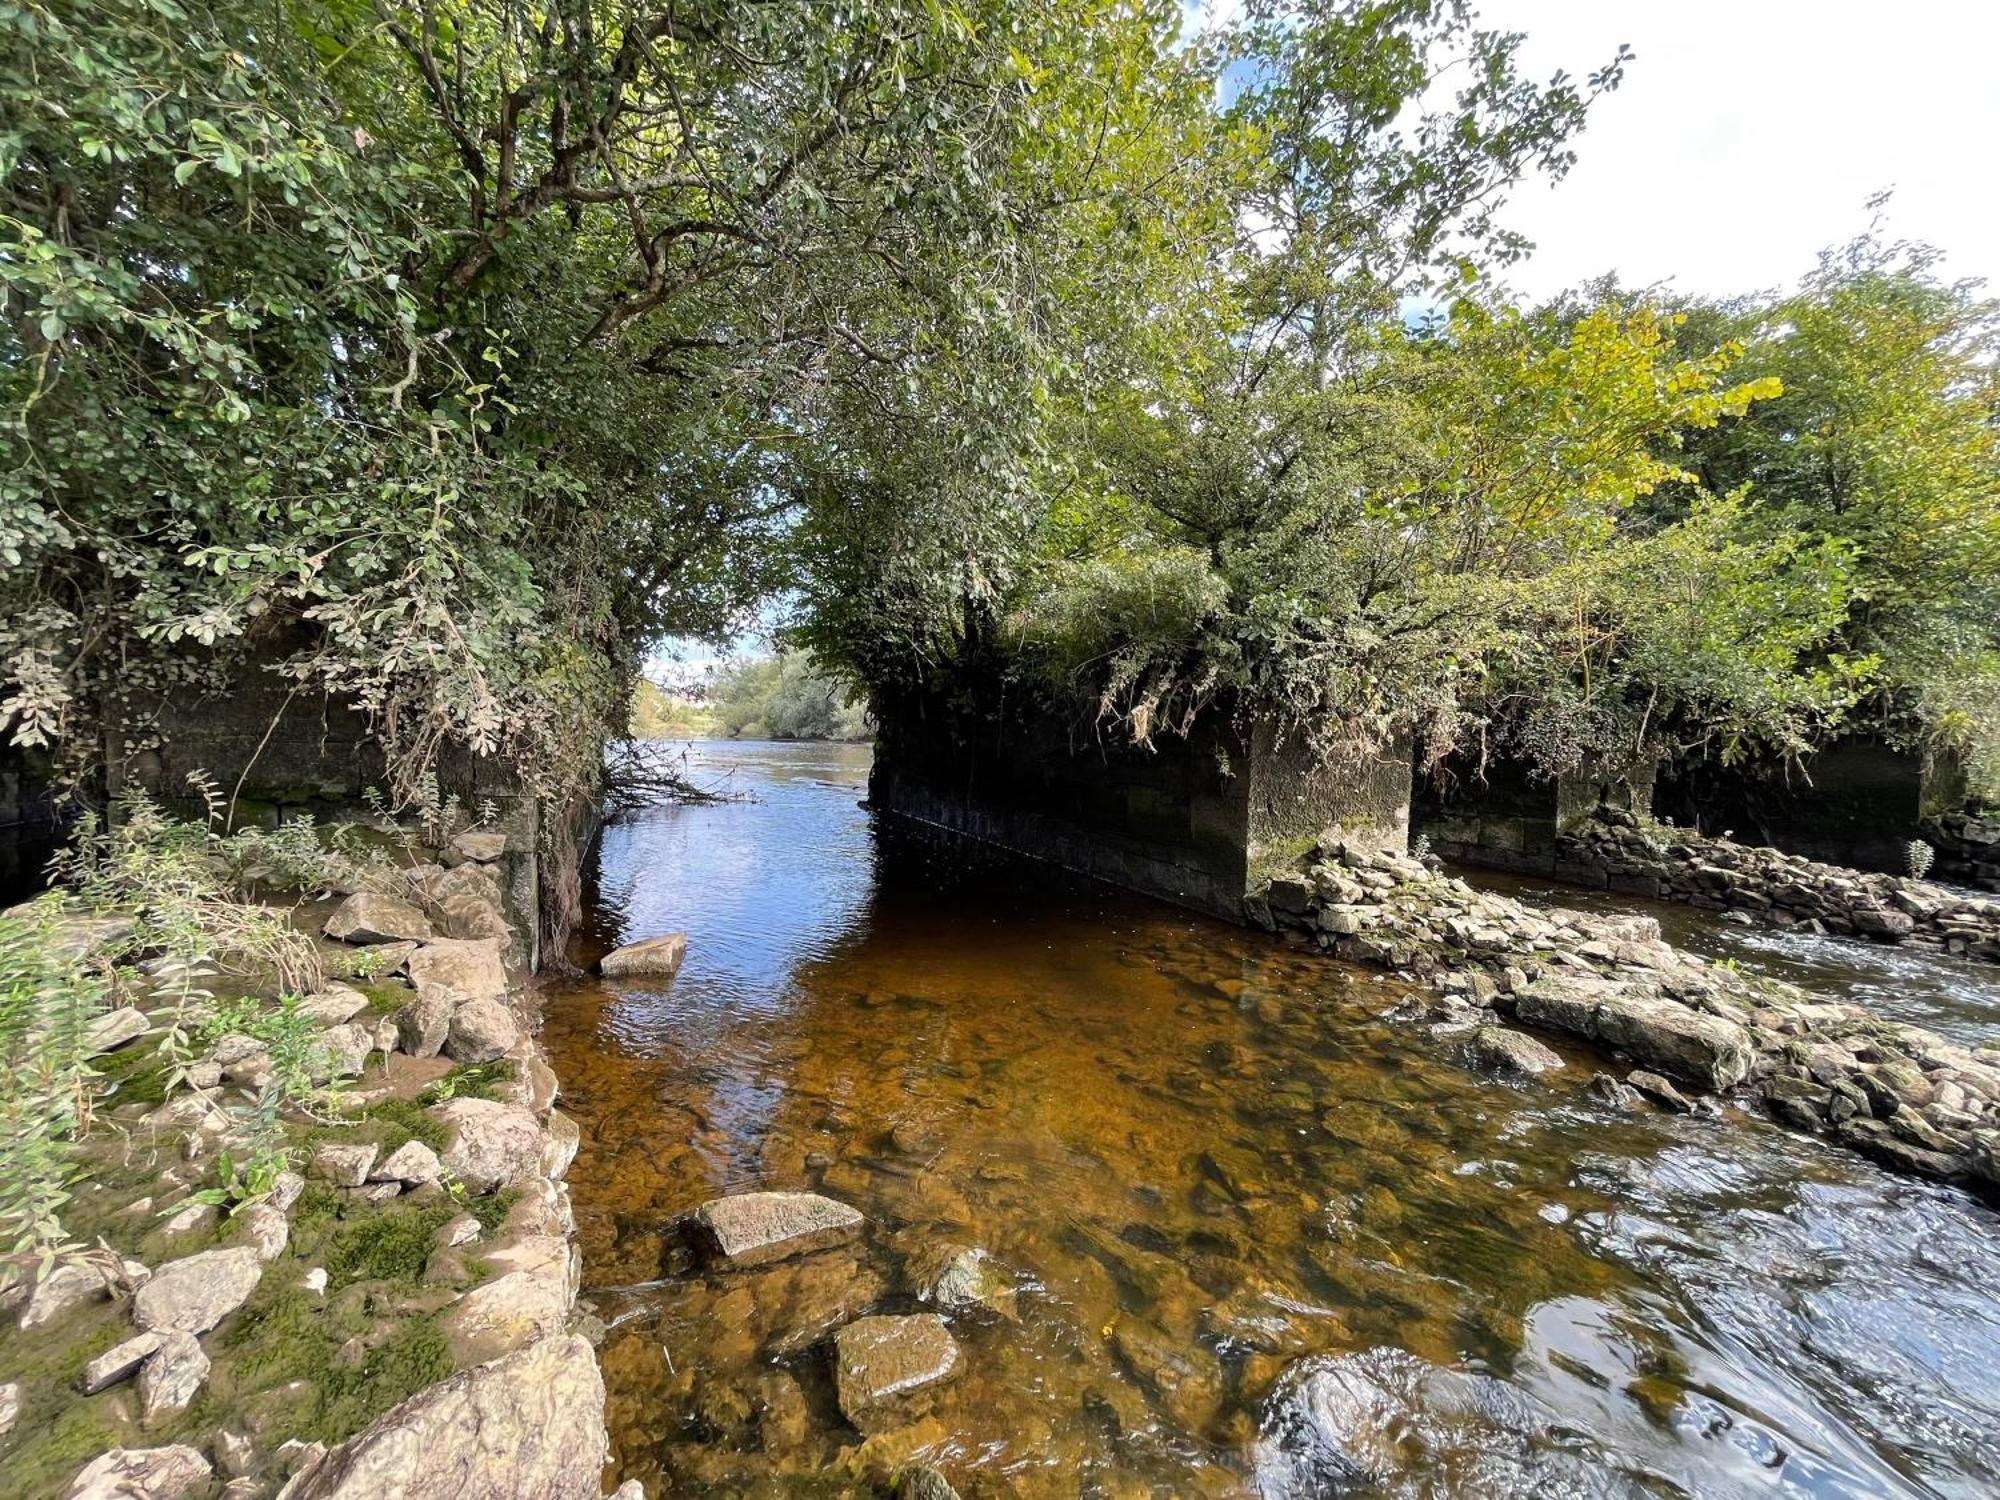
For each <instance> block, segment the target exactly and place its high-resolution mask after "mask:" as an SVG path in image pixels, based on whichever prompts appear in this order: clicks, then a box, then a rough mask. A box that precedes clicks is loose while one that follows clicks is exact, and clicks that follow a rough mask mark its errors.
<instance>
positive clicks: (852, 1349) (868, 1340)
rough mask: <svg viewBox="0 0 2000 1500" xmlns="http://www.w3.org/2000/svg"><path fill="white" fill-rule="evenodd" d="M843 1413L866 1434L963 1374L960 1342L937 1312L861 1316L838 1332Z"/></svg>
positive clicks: (836, 1345) (838, 1376)
mask: <svg viewBox="0 0 2000 1500" xmlns="http://www.w3.org/2000/svg"><path fill="white" fill-rule="evenodd" d="M833 1343H834V1350H835V1367H834V1387H835V1393H836V1395H837V1396H838V1397H839V1400H840V1410H841V1414H842V1415H843V1416H845V1417H846V1418H847V1420H848V1421H850V1422H852V1423H853V1424H854V1425H855V1426H856V1427H858V1428H860V1429H861V1430H862V1431H863V1432H868V1431H871V1430H876V1429H879V1428H880V1427H881V1426H883V1425H884V1424H885V1423H889V1422H893V1421H895V1420H896V1419H898V1418H899V1417H901V1416H902V1415H903V1414H905V1413H906V1412H907V1411H908V1410H909V1408H910V1405H911V1403H912V1401H913V1400H914V1399H915V1398H916V1397H918V1396H919V1395H920V1394H921V1393H922V1392H924V1391H926V1390H928V1389H929V1388H930V1387H932V1386H935V1385H940V1384H942V1383H943V1382H945V1381H947V1380H949V1379H951V1378H952V1377H953V1376H954V1375H956V1374H957V1373H958V1366H959V1353H958V1341H957V1340H956V1339H954V1338H953V1337H952V1336H951V1330H950V1329H948V1328H946V1327H945V1324H944V1319H943V1318H940V1317H939V1316H938V1315H937V1314H936V1313H915V1314H913V1315H911V1316H908V1317H873V1318H861V1319H859V1320H857V1321H855V1322H853V1323H849V1324H848V1325H847V1326H846V1327H845V1328H843V1329H841V1330H840V1332H839V1333H837V1334H835V1335H834V1336H833Z"/></svg>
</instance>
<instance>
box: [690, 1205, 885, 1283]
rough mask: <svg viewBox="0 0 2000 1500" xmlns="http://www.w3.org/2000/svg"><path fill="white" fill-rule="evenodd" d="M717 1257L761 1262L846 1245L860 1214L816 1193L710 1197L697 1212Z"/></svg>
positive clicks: (697, 1223) (740, 1262) (695, 1218)
mask: <svg viewBox="0 0 2000 1500" xmlns="http://www.w3.org/2000/svg"><path fill="white" fill-rule="evenodd" d="M693 1221H694V1224H695V1226H696V1228H697V1229H698V1230H699V1231H700V1233H701V1235H702V1236H703V1238H704V1239H705V1241H706V1242H707V1247H708V1249H709V1250H710V1251H711V1252H712V1253H713V1254H714V1256H715V1258H717V1259H719V1260H722V1261H724V1262H726V1263H728V1264H729V1265H732V1266H737V1267H743V1266H761V1265H768V1264H769V1263H770V1262H772V1261H774V1260H783V1259H785V1258H786V1257H787V1256H792V1255H803V1254H805V1253H806V1252H807V1251H809V1250H824V1249H826V1248H828V1247H829V1246H832V1245H844V1244H846V1243H847V1242H848V1241H849V1240H852V1239H853V1238H854V1237H855V1236H856V1235H858V1234H860V1232H861V1222H862V1220H861V1214H860V1212H859V1211H858V1210H856V1209H853V1208H849V1207H848V1206H847V1205H846V1204H845V1203H837V1202H835V1201H834V1200H833V1199H831V1198H823V1197H821V1196H820V1195H819V1194H818V1193H739V1194H737V1195H736V1196H735V1197H732V1198H711V1199H710V1200H709V1201H708V1202H706V1203H704V1204H702V1205H701V1207H700V1208H697V1209H696V1210H695V1211H694V1214H693Z"/></svg>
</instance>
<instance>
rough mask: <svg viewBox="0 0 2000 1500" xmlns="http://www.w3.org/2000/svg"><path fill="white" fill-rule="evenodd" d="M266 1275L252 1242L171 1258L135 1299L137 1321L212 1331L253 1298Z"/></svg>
mask: <svg viewBox="0 0 2000 1500" xmlns="http://www.w3.org/2000/svg"><path fill="white" fill-rule="evenodd" d="M263 1275H264V1262H263V1261H262V1260H260V1259H258V1256H257V1251H256V1249H255V1248H254V1247H252V1246H249V1245H238V1246H234V1247H232V1248H230V1249H227V1250H204V1251H202V1252H201V1254H199V1255H190V1256H188V1257H187V1258H186V1259H185V1260H174V1261H168V1262H167V1264H165V1265H164V1266H161V1267H160V1268H159V1269H158V1270H157V1271H155V1272H154V1273H153V1275H152V1279H151V1280H149V1281H148V1282H147V1283H146V1284H145V1285H144V1286H142V1287H140V1288H139V1295H138V1296H137V1297H135V1298H133V1299H132V1321H133V1322H135V1323H137V1324H138V1325H139V1326H140V1327H141V1328H144V1329H147V1330H148V1331H150V1332H166V1331H169V1330H174V1329H178V1330H179V1331H181V1332H183V1333H207V1332H208V1331H209V1329H211V1328H213V1327H214V1326H215V1325H216V1324H217V1323H220V1322H221V1321H222V1320H223V1319H224V1318H226V1317H228V1316H229V1315H230V1314H231V1313H233V1312H235V1311H236V1309H237V1308H239V1307H241V1306H242V1305H243V1304H244V1303H245V1302H247V1301H249V1300H250V1294H251V1293H252V1292H254V1291H256V1290H257V1283H258V1281H260V1280H261V1279H262V1278H263Z"/></svg>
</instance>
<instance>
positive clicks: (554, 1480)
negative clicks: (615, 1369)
mask: <svg viewBox="0 0 2000 1500" xmlns="http://www.w3.org/2000/svg"><path fill="white" fill-rule="evenodd" d="M603 1412H604V1381H603V1379H602V1377H601V1376H599V1374H598V1372H597V1360H596V1358H595V1356H594V1355H593V1354H592V1353H591V1348H590V1344H589V1342H588V1341H587V1340H586V1339H584V1338H582V1337H581V1336H580V1335H577V1334H560V1335H557V1336H555V1337H553V1338H547V1339H543V1340H542V1341H541V1342H540V1343H537V1344H531V1345H529V1346H528V1347H527V1348H526V1349H522V1350H520V1351H519V1352H517V1353H514V1354H510V1355H508V1356H506V1357H505V1358H504V1359H498V1360H495V1361H494V1362H493V1363H491V1364H485V1365H479V1366H477V1367H476V1368H474V1369H470V1370H463V1371H460V1372H459V1373H458V1374H457V1375H454V1376H452V1377H451V1378H450V1379H449V1380H445V1381H441V1382H439V1383H438V1384H437V1385H434V1386H431V1387H430V1388H428V1389H427V1390H423V1391H420V1392H418V1393H417V1394H416V1395H415V1396H412V1397H411V1398H410V1399H409V1400H408V1401H405V1402H404V1403H403V1404H402V1405H401V1406H399V1407H397V1408H395V1410H393V1411H391V1412H389V1413H388V1414H387V1415H386V1416H383V1417H381V1418H379V1419H378V1420H377V1421H376V1422H375V1423H374V1424H373V1425H372V1426H370V1427H368V1428H367V1429H366V1430H365V1431H363V1432H361V1433H359V1434H357V1435H356V1436H354V1437H351V1438H349V1439H348V1440H347V1441H346V1442H344V1443H342V1444H341V1445H340V1446H339V1447H337V1448H335V1449H333V1451H332V1452H330V1453H328V1454H327V1455H326V1457H325V1458H324V1459H323V1460H322V1461H321V1462H319V1463H318V1464H317V1465H315V1466H313V1467H312V1468H311V1469H310V1470H308V1471H306V1472H303V1473H301V1475H300V1476H299V1477H298V1478H297V1479H296V1480H295V1481H294V1482H293V1485H292V1486H291V1487H290V1488H288V1489H287V1490H286V1496H287V1500H488V1497H490V1500H597V1496H598V1495H599V1493H600V1492H601V1491H600V1482H599V1473H600V1471H601V1470H602V1469H603V1467H604V1458H605V1453H606V1450H607V1449H608V1447H609V1446H610V1445H609V1439H608V1438H607V1436H606V1434H605V1429H604V1417H603Z"/></svg>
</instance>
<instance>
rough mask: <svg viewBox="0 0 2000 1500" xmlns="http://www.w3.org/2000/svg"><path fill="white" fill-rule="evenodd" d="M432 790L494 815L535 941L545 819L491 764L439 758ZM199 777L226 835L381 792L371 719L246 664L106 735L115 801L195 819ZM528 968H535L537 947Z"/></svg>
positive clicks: (348, 813)
mask: <svg viewBox="0 0 2000 1500" xmlns="http://www.w3.org/2000/svg"><path fill="white" fill-rule="evenodd" d="M437 771H438V789H439V793H440V795H441V796H442V797H445V798H451V797H456V798H457V800H458V806H459V808H460V809H461V810H462V812H463V814H464V815H465V817H466V818H468V819H470V818H473V817H476V816H478V815H479V814H480V813H481V812H482V811H490V812H491V814H492V823H491V826H492V827H494V828H496V829H498V830H500V831H501V832H504V833H505V834H506V835H507V854H506V856H505V858H504V859H503V861H502V868H501V879H502V895H503V904H504V905H505V907H506V916H507V919H508V921H509V922H510V923H511V924H513V925H514V927H515V928H516V929H517V930H519V931H522V932H527V933H539V932H540V931H541V927H542V924H541V921H540V911H541V907H542V892H541V889H540V883H541V872H540V867H539V860H538V851H539V850H540V849H541V848H542V847H543V842H544V841H543V839H542V831H543V830H542V818H543V811H542V809H541V807H540V806H539V805H538V803H537V801H536V799H535V798H534V797H533V796H531V795H528V794H526V793H525V792H524V790H523V789H522V786H521V783H520V780H519V778H518V777H517V776H516V775H515V774H514V773H513V771H512V770H511V769H509V768H508V767H507V766H505V765H503V764H501V763H500V762H498V761H494V760H489V759H485V758H482V757H479V756H474V755H470V754H467V753H465V752H463V751H461V750H457V749H455V748H452V747H447V748H446V749H445V750H444V751H443V752H442V753H441V754H440V755H439V757H438V767H437ZM195 773H199V774H200V775H201V776H203V777H205V778H207V780H208V781H209V782H210V783H211V784H212V786H213V787H214V788H215V790H216V791H217V792H218V793H219V794H220V795H221V797H222V798H223V799H224V802H225V803H226V805H227V808H228V817H229V820H230V826H232V827H236V828H242V827H251V826H259V825H261V826H263V827H269V828H275V827H276V826H277V825H278V824H279V823H280V822H281V821H286V820H290V819H293V818H301V817H305V818H312V819H315V820H321V821H324V820H328V819H332V818H339V817H352V816H355V815H357V814H359V813H360V812H362V811H363V810H364V808H365V802H364V798H365V796H366V794H367V793H368V791H369V789H370V788H373V789H374V790H375V791H377V792H381V791H383V790H384V786H385V780H386V762H385V759H384V756H383V753H382V748H381V745H380V744H379V742H378V740H377V738H376V736H375V734H374V732H373V730H372V729H371V728H370V726H369V723H368V720H367V719H366V718H365V717H364V716H363V715H362V714H360V713H358V712H356V711H355V710H354V709H353V708H352V707H351V706H349V705H348V704H346V703H345V702H343V701H341V700H340V699H338V698H335V697H332V696H331V695H329V694H326V693H323V692H316V691H309V690H303V689H298V688H296V687H294V686H293V685H292V684H290V683H288V682H286V681H285V680H284V679H283V678H281V677H279V676H277V675H276V674H274V673H272V672H271V671H269V670H268V668H267V667H266V666H265V665H264V664H262V663H260V662H252V663H250V664H248V665H247V666H245V667H244V668H243V669H241V670H240V671H236V672H234V673H233V674H231V675H230V678H229V681H228V685H227V687H225V688H220V689H210V690H198V689H193V688H190V689H184V690H182V691H181V692H178V693H175V694H172V695H169V696H164V697H161V698H158V699H155V700H153V701H151V702H149V703H145V704H142V705H139V706H138V707H137V708H136V709H135V710H134V711H133V712H132V713H131V714H130V715H129V716H128V719H127V722H126V724H125V726H124V727H122V728H119V729H114V730H112V731H110V732H109V733H108V734H107V742H106V745H105V781H106V790H107V791H108V792H109V794H110V795H111V796H112V797H113V798H114V799H115V798H116V797H117V796H118V795H120V794H121V793H122V792H124V791H126V790H128V789H132V788H141V789H144V790H145V791H146V792H148V793H149V794H150V795H152V796H153V797H155V798H156V799H158V800H159V801H161V802H163V803H165V804H166V805H168V806H170V807H173V808H174V809H176V810H177V811H181V812H198V811H199V810H200V808H201V799H200V797H199V795H198V794H196V793H195V791H194V789H193V787H192V785H191V784H190V782H189V777H190V775H192V774H195ZM528 959H529V967H530V968H534V967H538V966H539V963H540V959H541V953H540V945H539V942H531V943H530V952H529V954H528Z"/></svg>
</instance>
